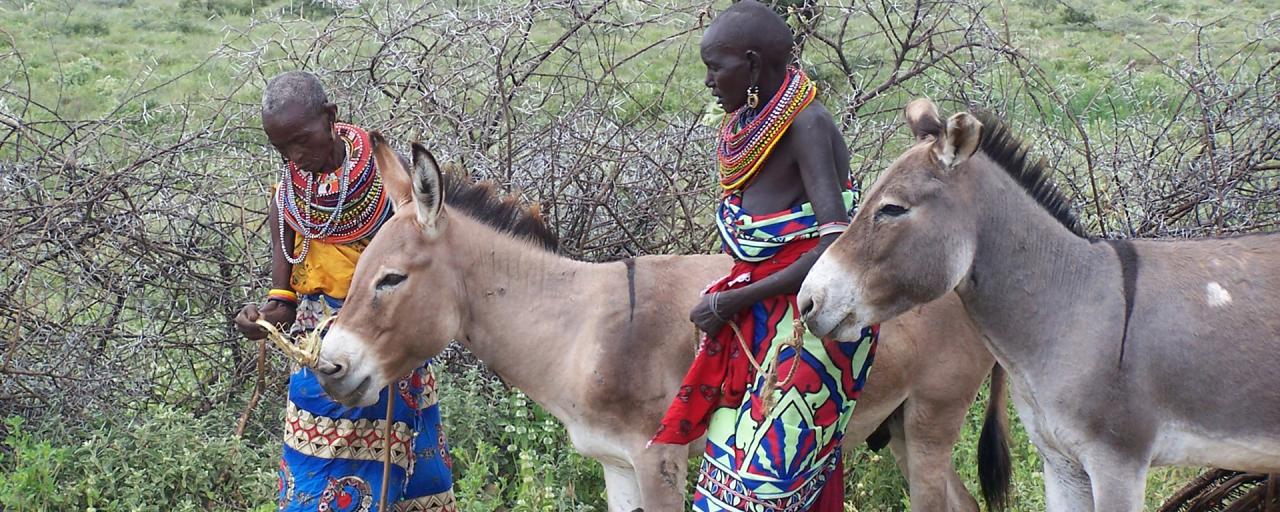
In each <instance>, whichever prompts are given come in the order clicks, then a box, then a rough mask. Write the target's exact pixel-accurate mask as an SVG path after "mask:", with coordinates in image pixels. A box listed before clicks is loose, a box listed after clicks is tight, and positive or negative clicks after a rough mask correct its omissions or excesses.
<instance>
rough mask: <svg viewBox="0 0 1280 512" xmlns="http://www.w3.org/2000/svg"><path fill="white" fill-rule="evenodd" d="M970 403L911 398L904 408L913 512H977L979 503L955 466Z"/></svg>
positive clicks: (908, 478) (908, 474)
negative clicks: (953, 460) (953, 458)
mask: <svg viewBox="0 0 1280 512" xmlns="http://www.w3.org/2000/svg"><path fill="white" fill-rule="evenodd" d="M968 405H969V404H968V402H964V401H951V402H937V401H931V400H919V399H908V400H907V402H906V404H905V405H904V406H903V407H904V409H903V415H902V419H903V427H904V429H905V430H906V435H905V437H906V439H905V441H906V451H907V460H906V462H907V466H908V469H907V471H906V472H905V473H904V474H905V475H906V476H907V482H908V485H910V486H911V509H912V510H950V511H957V512H977V510H978V502H977V501H975V500H974V499H973V496H971V495H970V494H969V491H968V490H967V489H965V487H964V480H961V479H960V475H959V474H958V473H956V468H955V466H954V465H952V463H951V453H952V449H953V448H954V447H955V444H956V439H958V438H959V437H960V428H961V427H962V426H963V425H964V418H965V415H966V414H967V413H968V410H969V407H968Z"/></svg>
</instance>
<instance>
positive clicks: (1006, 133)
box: [976, 112, 1089, 238]
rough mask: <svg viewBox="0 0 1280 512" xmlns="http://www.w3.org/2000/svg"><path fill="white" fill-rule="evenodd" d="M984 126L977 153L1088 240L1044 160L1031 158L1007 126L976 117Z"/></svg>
mask: <svg viewBox="0 0 1280 512" xmlns="http://www.w3.org/2000/svg"><path fill="white" fill-rule="evenodd" d="M976 117H977V118H978V121H980V122H981V123H982V135H981V137H980V139H981V140H979V141H978V149H979V150H981V151H982V152H983V153H986V154H987V157H988V158H991V160H992V161H994V162H995V163H996V165H999V166H1000V167H1001V168H1002V169H1004V170H1005V172H1007V173H1009V176H1010V177H1012V178H1013V180H1014V181H1016V182H1018V184H1019V185H1022V188H1023V189H1024V190H1026V191H1027V193H1028V194H1030V195H1031V197H1033V198H1035V200H1036V202H1037V203H1039V204H1040V206H1042V207H1044V209H1045V210H1046V211H1048V212H1049V214H1050V215H1053V218H1055V219H1058V222H1059V223H1061V224H1062V225H1063V226H1065V227H1066V228H1067V229H1069V230H1071V232H1072V233H1074V234H1075V235H1076V236H1078V237H1080V238H1089V235H1088V233H1085V231H1084V226H1082V225H1081V224H1080V219H1077V218H1076V215H1075V213H1072V211H1071V201H1069V200H1067V197H1066V196H1064V195H1063V194H1062V192H1061V191H1059V190H1058V187H1057V186H1056V185H1054V183H1053V181H1052V180H1050V175H1049V172H1048V169H1046V168H1045V160H1044V158H1039V159H1035V160H1032V159H1031V158H1029V155H1028V152H1029V151H1028V150H1029V148H1028V147H1027V146H1026V145H1025V144H1023V143H1022V141H1020V140H1018V138H1017V136H1015V135H1014V134H1013V132H1011V131H1010V130H1009V125H1008V123H1005V122H1004V120H1002V119H1000V118H998V117H996V116H994V115H992V114H990V113H987V112H982V113H978V114H976Z"/></svg>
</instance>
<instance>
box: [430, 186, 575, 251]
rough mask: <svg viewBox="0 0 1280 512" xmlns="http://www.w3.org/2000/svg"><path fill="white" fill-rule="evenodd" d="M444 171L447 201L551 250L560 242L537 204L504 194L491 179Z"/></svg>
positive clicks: (504, 230) (506, 231)
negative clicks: (526, 202)
mask: <svg viewBox="0 0 1280 512" xmlns="http://www.w3.org/2000/svg"><path fill="white" fill-rule="evenodd" d="M443 174H444V182H445V183H444V190H445V192H444V202H445V204H447V205H449V206H452V207H454V208H457V209H458V210H460V211H462V212H463V213H465V214H467V216H468V217H472V218H474V219H476V220H478V221H480V222H483V223H484V224H486V225H488V226H489V227H491V228H494V229H496V230H498V231H501V232H503V233H507V234H510V235H513V236H515V237H516V238H522V239H525V240H528V241H530V242H533V243H534V244H535V245H537V246H538V247H541V248H543V249H546V250H547V251H549V252H556V251H557V250H558V249H559V246H560V241H559V240H558V239H557V238H556V235H555V233H553V232H552V231H551V228H550V227H548V226H547V222H546V220H545V219H543V217H542V212H541V210H540V208H539V207H538V206H537V205H533V206H531V207H528V208H526V207H525V206H524V205H523V204H521V203H520V200H519V199H518V198H516V197H515V196H505V197H504V196H502V195H500V194H499V193H498V190H497V187H496V186H494V184H493V182H490V181H479V182H477V181H472V180H471V179H469V178H467V177H466V176H464V175H463V174H462V173H461V172H446V173H443Z"/></svg>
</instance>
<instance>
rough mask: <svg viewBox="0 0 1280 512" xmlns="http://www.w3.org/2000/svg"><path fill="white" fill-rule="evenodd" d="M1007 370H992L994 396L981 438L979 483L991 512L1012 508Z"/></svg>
mask: <svg viewBox="0 0 1280 512" xmlns="http://www.w3.org/2000/svg"><path fill="white" fill-rule="evenodd" d="M1004 384H1005V376H1004V368H1001V367H1000V363H996V365H995V366H994V367H992V368H991V395H990V396H988V397H987V414H986V419H985V420H983V422H982V434H981V435H979V437H978V482H979V483H980V484H981V486H982V499H984V500H986V502H987V509H988V510H1005V509H1006V508H1007V507H1008V505H1009V484H1010V481H1011V480H1012V474H1013V471H1012V468H1011V466H1010V459H1009V419H1008V414H1007V413H1006V412H1005V410H1006V405H1005V404H1006V403H1007V401H1008V399H1007V398H1005V389H1004Z"/></svg>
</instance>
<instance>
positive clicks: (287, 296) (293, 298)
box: [267, 288, 298, 304]
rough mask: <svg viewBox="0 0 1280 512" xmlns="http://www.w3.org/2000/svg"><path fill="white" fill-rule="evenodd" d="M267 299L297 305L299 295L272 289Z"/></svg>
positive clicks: (291, 291) (290, 291)
mask: <svg viewBox="0 0 1280 512" xmlns="http://www.w3.org/2000/svg"><path fill="white" fill-rule="evenodd" d="M267 298H268V299H273V298H275V299H281V300H287V301H289V302H293V303H295V304H296V303H297V302H298V294H296V293H294V292H293V290H285V289H281V288H272V289H271V291H268V292H267Z"/></svg>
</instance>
